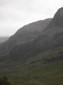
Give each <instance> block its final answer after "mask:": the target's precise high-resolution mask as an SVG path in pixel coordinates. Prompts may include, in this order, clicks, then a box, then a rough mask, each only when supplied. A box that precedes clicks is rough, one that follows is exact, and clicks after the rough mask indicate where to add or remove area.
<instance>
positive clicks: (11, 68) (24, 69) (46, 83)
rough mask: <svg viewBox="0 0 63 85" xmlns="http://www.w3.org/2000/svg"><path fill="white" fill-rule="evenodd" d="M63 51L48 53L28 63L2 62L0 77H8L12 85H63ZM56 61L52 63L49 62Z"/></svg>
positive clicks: (0, 63)
mask: <svg viewBox="0 0 63 85" xmlns="http://www.w3.org/2000/svg"><path fill="white" fill-rule="evenodd" d="M62 52H63V50H56V51H52V52H51V51H47V52H45V53H42V54H40V55H39V56H36V57H31V58H29V59H28V60H27V61H26V62H24V63H23V62H10V63H9V62H0V66H1V68H0V76H3V75H6V76H7V77H8V79H9V81H10V82H11V84H12V85H63V60H62V59H58V57H60V55H63V53H62ZM52 58H54V59H56V60H54V61H52V62H48V59H49V60H52Z"/></svg>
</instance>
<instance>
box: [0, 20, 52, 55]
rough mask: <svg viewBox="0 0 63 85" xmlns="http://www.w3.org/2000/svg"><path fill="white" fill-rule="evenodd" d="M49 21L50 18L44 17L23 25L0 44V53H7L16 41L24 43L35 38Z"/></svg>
mask: <svg viewBox="0 0 63 85" xmlns="http://www.w3.org/2000/svg"><path fill="white" fill-rule="evenodd" d="M50 21H51V19H46V20H43V21H42V20H41V21H37V22H34V23H31V24H28V25H25V26H23V27H22V28H21V29H19V30H18V31H17V32H16V33H15V34H14V35H13V36H11V37H10V38H9V39H8V40H7V41H6V42H4V43H3V44H0V55H3V54H8V53H9V52H10V50H11V49H12V48H13V47H14V45H15V44H17V43H24V42H28V41H31V40H33V39H35V38H36V37H37V36H38V35H39V34H40V33H41V31H43V29H45V27H46V26H47V25H48V24H49V22H50Z"/></svg>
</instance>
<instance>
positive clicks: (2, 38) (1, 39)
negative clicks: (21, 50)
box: [0, 37, 9, 43]
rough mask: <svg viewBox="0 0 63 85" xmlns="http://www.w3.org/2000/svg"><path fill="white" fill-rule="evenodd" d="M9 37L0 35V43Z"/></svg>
mask: <svg viewBox="0 0 63 85" xmlns="http://www.w3.org/2000/svg"><path fill="white" fill-rule="evenodd" d="M8 38H9V37H0V43H3V42H5V41H7V40H8Z"/></svg>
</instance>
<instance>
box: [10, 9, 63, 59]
mask: <svg viewBox="0 0 63 85" xmlns="http://www.w3.org/2000/svg"><path fill="white" fill-rule="evenodd" d="M62 20H63V8H60V9H59V10H58V11H57V12H56V14H55V16H54V18H53V19H52V21H51V22H50V24H49V25H48V26H47V27H46V29H44V30H43V31H42V34H40V35H39V36H38V37H37V38H36V39H35V40H33V41H30V42H27V43H23V44H17V45H16V46H14V48H13V49H12V50H11V52H10V55H11V57H12V59H14V58H15V60H22V59H23V60H24V59H27V58H28V57H30V56H31V57H32V56H36V55H39V54H40V53H42V52H44V51H48V50H51V51H52V50H57V49H59V48H60V49H62V48H63V24H62V23H63V22H62Z"/></svg>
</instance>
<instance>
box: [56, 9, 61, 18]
mask: <svg viewBox="0 0 63 85" xmlns="http://www.w3.org/2000/svg"><path fill="white" fill-rule="evenodd" d="M55 16H57V17H58V18H59V17H60V18H62V17H63V7H61V8H59V9H58V11H57V12H56V14H55Z"/></svg>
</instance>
